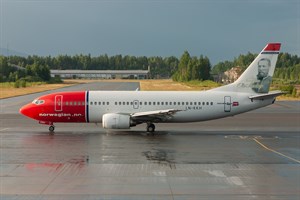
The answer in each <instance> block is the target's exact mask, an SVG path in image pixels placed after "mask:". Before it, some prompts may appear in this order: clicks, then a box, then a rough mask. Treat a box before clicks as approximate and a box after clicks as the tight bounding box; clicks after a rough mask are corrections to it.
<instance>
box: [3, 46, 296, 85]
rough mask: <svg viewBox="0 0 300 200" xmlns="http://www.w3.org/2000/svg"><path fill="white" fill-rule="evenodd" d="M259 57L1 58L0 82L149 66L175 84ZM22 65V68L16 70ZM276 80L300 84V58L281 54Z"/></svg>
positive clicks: (157, 75)
mask: <svg viewBox="0 0 300 200" xmlns="http://www.w3.org/2000/svg"><path fill="white" fill-rule="evenodd" d="M256 56H257V54H252V53H250V52H249V53H248V54H246V55H239V56H238V57H237V58H234V60H233V61H224V62H219V63H218V64H216V65H215V66H214V67H212V66H211V64H210V60H209V58H208V57H206V56H203V55H200V56H199V57H195V56H193V57H192V56H190V54H189V52H188V51H185V52H184V53H183V55H182V56H181V57H180V59H178V58H177V57H175V56H170V57H160V56H155V57H146V56H139V57H137V56H129V55H126V56H122V55H114V56H108V55H107V54H104V55H100V56H97V57H92V56H91V55H90V54H88V55H82V54H80V55H74V56H70V55H59V56H56V57H51V56H28V57H20V56H9V57H5V56H0V81H1V82H4V81H17V80H19V79H25V80H26V81H47V82H48V81H51V77H50V69H61V70H66V69H80V70H147V69H148V67H150V74H151V78H170V77H172V79H173V80H175V81H190V80H208V79H211V74H220V73H223V72H225V71H227V70H229V69H230V68H232V67H235V66H240V67H241V68H242V69H243V70H244V69H245V68H246V67H247V66H248V65H249V64H250V63H251V62H252V61H253V60H254V58H255V57H256ZM17 66H20V67H21V68H19V67H17ZM274 77H275V78H281V79H289V80H296V81H299V79H300V57H298V56H297V55H291V54H289V53H280V54H279V56H278V61H277V67H276V70H275V74H274Z"/></svg>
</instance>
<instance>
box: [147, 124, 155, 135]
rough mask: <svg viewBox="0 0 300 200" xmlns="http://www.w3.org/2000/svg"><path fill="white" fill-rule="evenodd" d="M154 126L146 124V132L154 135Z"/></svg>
mask: <svg viewBox="0 0 300 200" xmlns="http://www.w3.org/2000/svg"><path fill="white" fill-rule="evenodd" d="M154 131H155V125H154V124H147V132H150V133H154Z"/></svg>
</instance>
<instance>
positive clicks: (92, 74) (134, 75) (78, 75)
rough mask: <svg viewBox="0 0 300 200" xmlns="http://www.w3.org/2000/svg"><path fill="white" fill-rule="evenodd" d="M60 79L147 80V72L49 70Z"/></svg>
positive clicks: (148, 73)
mask: <svg viewBox="0 0 300 200" xmlns="http://www.w3.org/2000/svg"><path fill="white" fill-rule="evenodd" d="M50 73H51V77H60V78H62V79H148V78H149V77H150V71H149V70H50Z"/></svg>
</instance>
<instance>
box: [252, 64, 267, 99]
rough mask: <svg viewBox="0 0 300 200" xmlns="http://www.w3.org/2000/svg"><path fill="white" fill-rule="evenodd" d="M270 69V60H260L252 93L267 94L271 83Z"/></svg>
mask: <svg viewBox="0 0 300 200" xmlns="http://www.w3.org/2000/svg"><path fill="white" fill-rule="evenodd" d="M270 67H271V60H270V59H267V58H262V59H260V60H259V61H258V64H257V69H258V74H257V75H256V78H257V82H254V83H253V87H252V89H253V91H255V92H257V93H268V92H269V88H270V85H271V83H272V76H270V75H269V71H270Z"/></svg>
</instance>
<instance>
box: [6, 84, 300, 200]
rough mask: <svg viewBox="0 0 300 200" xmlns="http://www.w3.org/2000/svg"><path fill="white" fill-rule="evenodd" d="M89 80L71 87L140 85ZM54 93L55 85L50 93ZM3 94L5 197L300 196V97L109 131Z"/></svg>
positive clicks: (29, 97) (28, 99)
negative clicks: (52, 117)
mask: <svg viewBox="0 0 300 200" xmlns="http://www.w3.org/2000/svg"><path fill="white" fill-rule="evenodd" d="M137 87H139V84H138V83H92V84H86V85H78V86H72V87H69V88H63V89H60V91H65V90H85V89H89V90H96V89H99V90H135V89H136V88H137ZM46 93H49V92H46ZM43 94H45V93H39V94H32V95H27V96H22V97H15V98H10V99H4V100H1V104H0V105H1V112H0V119H1V127H0V151H1V152H0V155H1V156H0V199H1V200H2V199H42V200H44V199H51V200H52V199H75V200H77V199H225V200H227V199H228V200H229V199H231V200H232V199H233V200H235V199H236V200H237V199H239V200H240V199H241V200H243V199H272V200H273V199H281V200H282V199H297V200H299V199H300V134H299V133H300V114H299V113H300V102H283V101H281V102H276V103H275V104H273V105H271V106H269V107H266V108H263V109H260V110H256V111H252V112H249V113H245V114H241V115H238V116H235V117H230V118H225V119H220V120H214V121H209V122H201V123H187V124H157V125H156V129H157V135H155V136H150V135H147V134H146V132H145V126H144V125H140V126H137V127H134V128H133V129H132V131H107V130H104V129H102V127H101V124H99V125H96V124H56V132H55V135H52V136H51V135H48V127H47V126H43V125H40V124H38V123H37V122H36V121H33V120H31V119H28V118H26V117H24V116H21V115H20V114H18V110H19V108H20V107H21V106H22V105H24V104H26V103H28V102H31V101H32V100H33V99H34V98H36V97H38V96H41V95H43Z"/></svg>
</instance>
